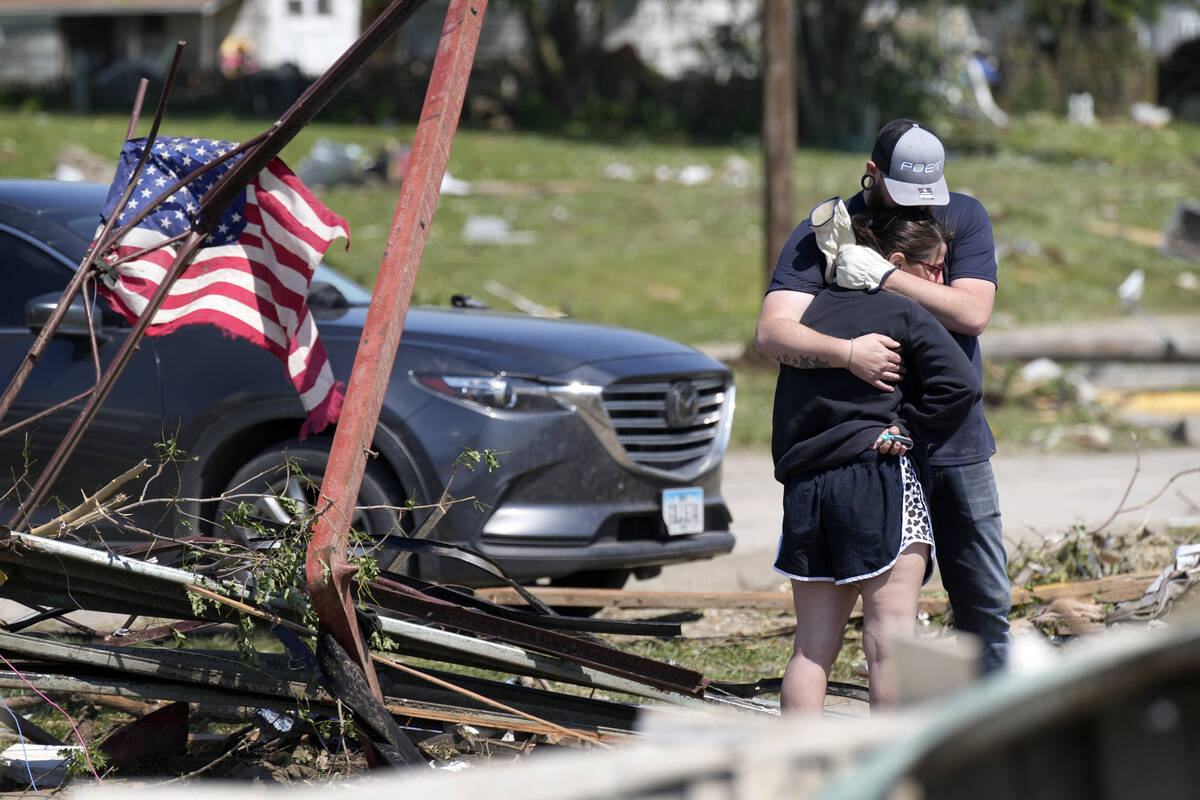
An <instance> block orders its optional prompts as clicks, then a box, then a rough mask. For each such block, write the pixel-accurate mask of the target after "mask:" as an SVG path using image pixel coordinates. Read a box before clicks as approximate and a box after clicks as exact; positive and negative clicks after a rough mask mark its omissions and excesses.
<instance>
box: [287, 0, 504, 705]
mask: <svg viewBox="0 0 1200 800" xmlns="http://www.w3.org/2000/svg"><path fill="white" fill-rule="evenodd" d="M486 9H487V0H451V3H450V7H449V9H448V10H447V11H446V22H445V25H444V26H443V28H442V38H441V42H440V43H439V44H438V51H437V56H436V57H435V59H434V62H433V72H432V73H431V75H430V79H429V87H428V89H427V90H426V93H425V105H424V107H423V108H422V110H421V120H420V122H419V123H418V125H417V132H416V135H415V136H414V138H413V148H412V155H411V157H410V158H409V161H408V168H407V170H406V171H405V174H404V183H403V185H402V186H401V189H400V199H399V201H398V202H397V204H396V213H395V217H394V219H393V221H392V229H391V232H390V233H389V234H388V240H387V245H386V246H385V248H384V252H383V262H382V264H381V266H380V271H379V279H378V281H377V282H376V284H375V292H374V297H373V298H372V300H371V307H370V309H369V310H368V312H367V319H366V323H365V324H364V325H363V332H362V338H361V339H360V340H359V345H358V353H357V355H356V356H355V359H354V369H353V372H352V373H351V375H350V383H349V385H348V386H347V389H346V401H345V404H344V405H343V406H342V413H341V419H340V420H339V421H338V426H337V431H336V433H335V434H334V437H333V448H332V450H331V452H330V454H329V464H328V466H327V467H326V469H325V478H324V480H323V482H322V484H321V502H320V504H319V507H320V509H321V511H322V513H321V514H320V515H319V516H318V518H317V520H316V522H315V524H314V526H313V535H312V540H311V542H310V543H309V546H308V561H307V564H306V571H307V576H308V587H309V593H310V595H311V597H312V602H313V606H314V607H315V608H316V611H317V614H318V616H319V617H320V620H321V624H322V625H324V626H325V628H326V629H327V630H329V631H330V633H331V634H332V635H333V636H334V638H336V639H337V640H338V642H339V643H341V645H342V647H344V648H345V649H346V652H347V653H349V654H350V655H351V657H353V658H354V659H355V661H357V662H358V665H359V666H360V667H362V669H363V672H364V673H365V674H366V676H367V682H368V684H369V685H370V687H371V690H372V691H373V692H374V693H375V694H376V696H381V694H380V691H379V682H378V680H377V678H376V677H375V670H374V668H373V667H372V666H371V659H370V656H369V653H368V652H367V647H366V645H365V643H364V642H363V639H362V635H361V634H360V633H359V630H358V624H357V622H356V620H355V615H354V600H353V597H352V595H351V579H352V578H353V576H354V573H355V571H356V568H355V567H354V566H353V565H351V564H349V563H347V561H346V553H347V550H348V547H349V540H348V532H349V528H350V518H351V517H352V516H353V514H354V507H355V505H356V503H357V500H358V490H359V487H360V486H361V485H362V476H363V470H364V469H365V468H366V461H367V451H368V450H369V449H370V448H371V442H372V440H373V439H374V436H375V426H376V425H377V424H378V422H379V412H380V409H381V408H382V406H383V396H384V392H385V391H386V390H387V385H388V380H389V378H390V377H391V373H392V363H393V361H395V358H396V348H397V346H398V345H399V343H400V334H401V333H402V332H403V330H404V319H405V316H406V315H407V314H408V306H409V302H410V300H411V299H412V292H413V286H414V285H415V284H416V280H417V271H418V270H419V269H420V266H421V255H422V254H423V253H424V251H425V243H426V241H427V240H428V238H429V225H430V223H431V222H432V221H433V212H434V210H435V209H436V208H437V200H438V192H439V190H440V188H441V183H442V177H443V175H444V174H445V172H446V162H447V161H448V160H449V158H450V144H451V142H452V141H453V139H454V132H455V130H456V128H457V127H458V118H459V114H460V113H461V112H462V104H463V97H464V95H465V94H466V89H467V79H468V78H469V77H470V74H471V65H472V63H473V62H474V60H475V48H476V45H477V44H478V42H479V30H480V28H481V26H482V25H483V14H484V11H485V10H486Z"/></svg>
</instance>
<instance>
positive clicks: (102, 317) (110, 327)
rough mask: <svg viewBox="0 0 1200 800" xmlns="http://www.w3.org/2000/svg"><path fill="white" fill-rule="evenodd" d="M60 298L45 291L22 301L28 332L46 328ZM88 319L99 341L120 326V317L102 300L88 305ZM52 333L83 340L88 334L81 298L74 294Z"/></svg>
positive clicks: (85, 311) (37, 331)
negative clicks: (89, 313) (89, 312)
mask: <svg viewBox="0 0 1200 800" xmlns="http://www.w3.org/2000/svg"><path fill="white" fill-rule="evenodd" d="M60 297H62V294H61V293H60V292H49V293H47V294H40V295H38V296H37V297H34V298H33V299H31V300H30V301H29V302H28V303H26V304H25V324H26V325H28V326H29V330H30V331H32V332H33V333H39V332H40V331H41V330H42V328H44V327H46V323H47V322H49V321H50V316H51V315H52V314H53V313H54V310H55V309H56V308H58V300H59V298H60ZM92 319H93V322H94V324H95V330H96V338H97V339H99V340H101V341H104V340H106V339H108V338H109V337H111V336H112V335H113V334H114V333H115V331H114V329H115V328H117V327H120V325H121V322H122V319H121V317H119V316H118V315H117V314H116V313H115V312H113V311H111V310H109V308H108V306H106V305H104V304H103V303H96V304H95V305H94V306H92ZM54 335H55V336H59V337H62V338H64V339H86V338H87V337H88V335H89V331H88V318H87V309H86V308H85V307H84V300H83V298H81V297H76V298H75V299H74V300H72V301H71V305H70V307H69V308H68V309H67V313H66V314H64V315H63V318H62V321H61V322H60V323H59V326H58V330H56V331H55V332H54Z"/></svg>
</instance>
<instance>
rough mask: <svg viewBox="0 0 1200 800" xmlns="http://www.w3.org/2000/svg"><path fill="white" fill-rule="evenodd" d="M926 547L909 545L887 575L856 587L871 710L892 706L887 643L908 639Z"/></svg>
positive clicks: (893, 694) (893, 674)
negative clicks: (860, 609) (859, 603)
mask: <svg viewBox="0 0 1200 800" xmlns="http://www.w3.org/2000/svg"><path fill="white" fill-rule="evenodd" d="M928 563H929V545H927V544H914V545H909V546H908V547H907V548H905V549H904V552H903V553H901V554H900V557H899V558H898V559H897V560H896V563H895V564H894V565H893V566H892V568H891V569H889V570H888V571H887V572H885V573H883V574H882V575H879V576H877V577H874V578H871V579H869V580H865V581H862V582H861V583H859V589H860V590H861V591H862V598H863V650H864V651H865V652H866V655H867V669H868V670H870V673H871V690H870V695H871V708H878V707H884V706H889V705H893V704H894V703H895V702H896V695H897V686H896V669H895V664H893V663H892V647H891V641H890V640H891V639H893V638H895V637H897V636H905V637H911V636H912V635H913V627H914V625H915V623H916V619H917V607H918V600H919V598H920V593H921V579H922V578H924V577H925V565H926V564H928Z"/></svg>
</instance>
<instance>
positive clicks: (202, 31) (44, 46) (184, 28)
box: [0, 0, 362, 83]
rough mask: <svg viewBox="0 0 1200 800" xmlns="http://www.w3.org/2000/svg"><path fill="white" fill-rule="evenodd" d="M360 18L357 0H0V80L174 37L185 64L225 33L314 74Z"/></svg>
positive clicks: (160, 46)
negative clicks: (180, 45) (183, 44)
mask: <svg viewBox="0 0 1200 800" xmlns="http://www.w3.org/2000/svg"><path fill="white" fill-rule="evenodd" d="M361 25H362V3H361V0H0V81H7V82H16V83H40V82H44V81H50V80H56V79H66V78H69V77H70V76H71V75H72V74H73V73H74V72H75V70H76V69H77V68H79V67H81V65H82V68H83V69H84V70H85V71H90V72H95V71H96V70H98V69H102V68H104V67H106V66H110V65H113V64H117V63H119V62H122V61H128V60H137V59H149V60H152V61H156V62H158V61H164V62H165V61H166V60H167V59H169V58H170V54H171V53H172V52H173V51H174V48H175V43H176V42H177V41H180V40H184V41H186V42H187V48H186V49H185V50H184V65H185V66H186V67H201V68H209V69H215V68H216V67H217V66H218V65H219V56H218V53H219V50H220V48H221V45H222V43H223V42H227V40H229V41H240V42H242V43H243V44H244V47H245V50H246V52H247V53H248V54H249V55H250V56H251V57H253V59H254V60H255V62H257V63H258V65H259V66H260V67H263V68H272V67H278V66H281V65H283V64H287V63H291V64H295V65H296V66H297V67H299V68H300V70H301V71H302V72H304V73H305V74H308V75H319V74H320V73H322V72H324V71H325V69H326V68H328V67H329V65H331V64H332V63H333V62H334V61H335V60H336V59H337V57H338V56H340V55H341V54H342V53H343V52H344V51H345V50H346V48H347V47H349V46H350V44H352V43H353V42H354V40H355V39H356V38H357V37H358V35H359V33H360V31H361ZM163 66H164V67H165V63H164V64H163Z"/></svg>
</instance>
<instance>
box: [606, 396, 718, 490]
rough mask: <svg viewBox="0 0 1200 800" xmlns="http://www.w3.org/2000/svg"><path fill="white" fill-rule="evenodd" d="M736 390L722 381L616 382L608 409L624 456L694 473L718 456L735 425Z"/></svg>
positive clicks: (664, 468) (656, 466)
mask: <svg viewBox="0 0 1200 800" xmlns="http://www.w3.org/2000/svg"><path fill="white" fill-rule="evenodd" d="M731 401H732V387H731V386H730V385H728V384H727V382H726V380H725V379H724V378H722V377H719V376H716V377H707V378H681V379H677V380H659V381H646V382H635V381H627V382H622V383H614V384H610V385H609V386H607V387H605V389H604V394H603V402H604V409H605V411H606V412H607V413H608V418H609V422H610V423H611V425H612V427H613V431H614V432H615V433H616V436H617V440H618V441H619V442H620V444H621V447H622V448H623V449H624V451H625V454H626V455H627V456H628V458H629V459H630V460H631V461H633V462H634V463H635V464H637V465H639V466H642V467H645V468H648V469H652V470H657V471H663V472H670V473H678V472H694V471H695V470H694V469H689V468H691V467H695V466H696V465H697V464H701V463H702V464H707V463H708V462H709V461H711V460H713V459H714V458H719V457H720V456H721V455H722V454H723V452H724V448H725V445H726V443H727V441H728V434H729V423H730V422H731V421H732V420H731V417H732V413H733V404H732V402H731Z"/></svg>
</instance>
